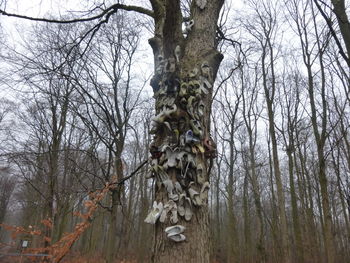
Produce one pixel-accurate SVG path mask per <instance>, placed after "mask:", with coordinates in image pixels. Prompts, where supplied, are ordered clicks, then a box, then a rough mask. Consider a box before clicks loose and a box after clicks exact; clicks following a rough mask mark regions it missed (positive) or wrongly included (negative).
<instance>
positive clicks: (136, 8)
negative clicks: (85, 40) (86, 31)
mask: <svg viewBox="0 0 350 263" xmlns="http://www.w3.org/2000/svg"><path fill="white" fill-rule="evenodd" d="M119 9H121V10H125V11H134V12H137V13H140V14H144V15H148V16H150V17H154V13H153V11H152V10H149V9H146V8H143V7H140V6H134V5H123V4H114V5H111V6H110V7H108V8H107V9H105V10H103V11H102V12H101V13H100V14H98V15H95V16H92V17H87V18H75V19H70V20H62V19H50V18H40V17H31V16H25V15H20V14H14V13H8V12H6V11H5V10H2V9H0V14H1V15H3V16H8V17H15V18H20V19H26V20H30V21H37V22H46V23H56V24H72V23H79V22H88V21H94V20H98V19H101V18H103V17H104V16H111V15H112V14H114V13H116V12H117V11H118V10H119Z"/></svg>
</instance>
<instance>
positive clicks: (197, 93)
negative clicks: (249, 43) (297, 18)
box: [147, 0, 223, 262]
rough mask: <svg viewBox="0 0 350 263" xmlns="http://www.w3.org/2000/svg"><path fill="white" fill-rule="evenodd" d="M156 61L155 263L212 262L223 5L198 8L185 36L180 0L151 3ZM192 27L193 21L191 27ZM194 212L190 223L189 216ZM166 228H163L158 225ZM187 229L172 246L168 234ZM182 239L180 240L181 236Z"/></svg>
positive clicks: (196, 5) (210, 3) (193, 9)
mask: <svg viewBox="0 0 350 263" xmlns="http://www.w3.org/2000/svg"><path fill="white" fill-rule="evenodd" d="M151 3H152V8H153V10H154V14H155V16H154V17H155V36H154V37H153V38H152V39H150V40H149V43H150V45H151V46H152V49H153V52H154V56H155V75H154V77H153V78H152V80H151V86H152V88H153V91H154V93H155V94H154V97H155V99H156V116H155V117H154V118H153V122H152V125H151V126H152V127H151V133H152V134H154V138H153V142H152V143H151V147H150V152H151V156H152V157H151V161H150V165H151V171H152V176H154V177H155V182H156V184H155V202H157V203H156V204H161V206H163V207H164V209H162V208H161V209H158V210H157V209H153V210H152V211H153V212H156V211H158V212H159V211H162V215H161V216H160V218H159V220H158V217H152V211H151V213H150V214H149V216H148V217H147V218H148V219H149V218H156V220H155V221H156V222H155V245H154V255H153V258H152V259H153V261H154V262H209V251H210V247H209V228H208V227H209V218H208V190H209V172H210V171H209V166H210V165H209V159H211V158H213V157H214V155H215V146H214V145H213V142H212V140H211V139H210V135H209V129H210V127H209V125H210V121H209V120H210V117H209V112H210V106H211V96H212V85H213V82H214V79H215V75H216V72H217V70H218V67H219V64H220V62H221V60H222V55H221V54H220V53H219V52H218V51H217V50H216V44H217V43H216V28H217V20H218V17H219V12H220V9H221V6H222V4H223V1H221V0H219V1H193V2H192V5H191V8H190V12H191V15H190V18H189V21H190V22H189V23H193V25H192V27H190V26H189V27H188V29H187V32H186V33H185V34H184V33H183V32H182V28H181V27H182V23H183V19H182V14H181V11H180V1H179V0H163V1H157V0H153V1H151ZM191 20H193V21H191ZM182 208H185V211H186V213H188V212H192V213H193V215H192V217H190V216H187V218H186V215H184V213H183V210H182V211H180V210H181V209H182ZM160 221H161V222H160ZM173 225H181V226H184V227H185V228H186V229H185V230H184V231H182V232H181V233H179V234H178V236H177V237H182V238H183V237H185V238H186V240H185V241H181V242H174V241H173V240H172V239H171V238H169V237H167V233H166V232H165V228H166V227H169V226H173ZM180 234H181V235H183V236H180Z"/></svg>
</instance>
